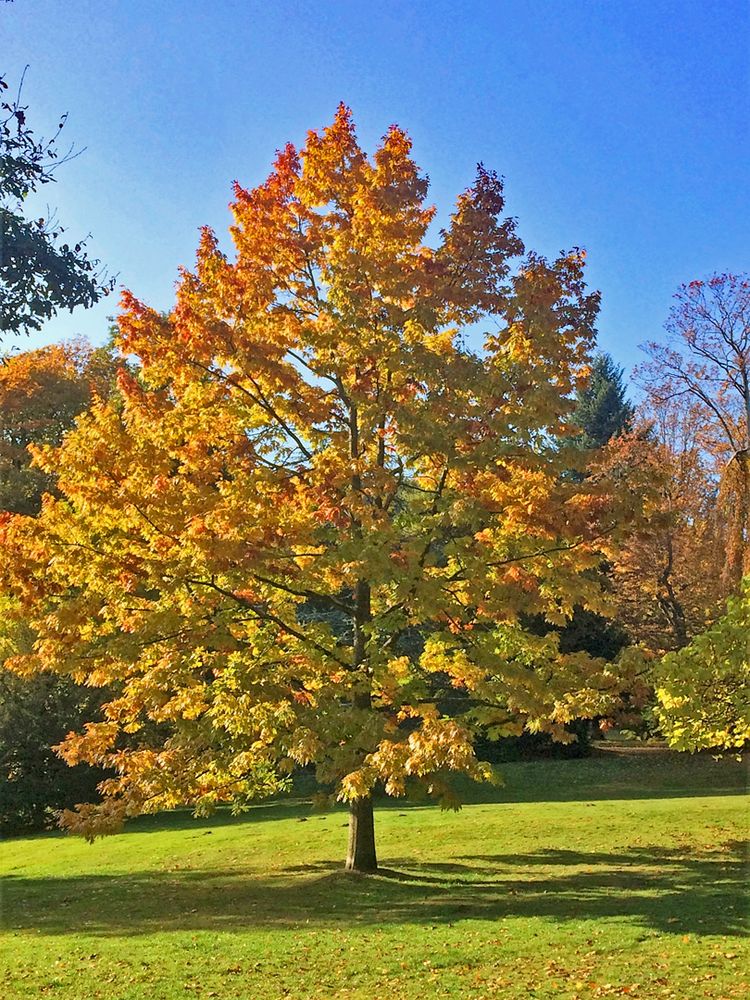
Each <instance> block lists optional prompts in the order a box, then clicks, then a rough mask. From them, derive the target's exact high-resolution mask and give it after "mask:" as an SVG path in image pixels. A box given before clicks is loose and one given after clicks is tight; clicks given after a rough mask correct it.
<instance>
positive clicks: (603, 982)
mask: <svg viewBox="0 0 750 1000" xmlns="http://www.w3.org/2000/svg"><path fill="white" fill-rule="evenodd" d="M503 770H504V773H505V775H506V780H507V785H506V788H505V789H504V790H502V791H501V792H496V791H495V792H493V793H492V795H493V796H494V799H495V801H487V800H486V799H483V795H484V794H485V793H484V792H483V791H476V790H471V791H472V794H471V796H470V797H471V798H472V799H473V801H472V802H471V804H469V805H467V806H466V807H465V808H464V810H463V811H462V812H461V813H460V814H458V815H454V814H441V813H440V811H439V810H437V809H435V808H431V807H404V805H403V804H401V803H396V804H395V806H390V807H387V808H386V807H384V808H382V809H380V810H379V811H378V814H377V825H378V841H379V844H378V846H379V852H380V860H381V864H382V866H383V870H382V871H381V872H380V873H379V874H378V875H376V876H371V877H357V876H351V875H349V876H347V875H346V874H344V873H343V872H342V871H341V865H342V857H343V852H344V847H345V839H346V830H345V829H344V826H345V823H346V816H345V814H344V813H343V812H340V811H333V812H330V813H326V814H322V815H321V814H316V813H311V812H310V810H309V807H308V806H307V804H306V803H304V802H300V801H292V800H290V801H282V802H276V803H272V804H269V805H264V806H259V807H257V808H254V809H253V810H251V812H250V813H249V814H248V815H247V816H245V817H242V818H239V819H233V818H231V817H230V816H227V815H224V814H220V815H217V816H215V817H213V818H212V819H211V820H208V821H195V820H193V819H191V818H190V817H189V816H188V815H187V814H185V813H181V812H178V813H172V814H169V815H164V816H160V817H149V818H147V819H143V820H139V821H137V822H136V823H133V824H132V825H131V826H130V827H129V828H128V831H127V832H126V833H124V834H121V835H119V836H117V837H112V838H109V839H107V840H104V841H98V842H97V843H95V844H94V845H93V846H90V845H88V844H85V843H84V842H82V841H79V840H74V839H71V838H66V837H62V836H59V835H56V834H49V835H41V836H37V837H29V838H24V839H18V840H9V841H7V842H6V843H5V844H4V845H3V847H2V871H3V874H4V891H3V921H2V923H3V932H4V933H3V935H2V955H1V956H0V960H1V961H2V968H3V969H4V970H5V972H4V981H2V985H1V986H0V996H2V997H3V998H4V1000H16V998H22V997H23V998H26V997H35V998H37V997H40V996H42V997H56V998H60V1000H74V998H76V1000H77V998H84V997H85V998H90V997H102V998H107V1000H136V998H137V1000H142V998H148V1000H167V998H170V1000H171V998H176V997H180V998H185V997H187V996H195V997H201V998H206V997H220V998H222V1000H225V998H243V1000H256V998H257V1000H272V998H277V997H292V998H300V1000H301V998H312V997H319V998H340V1000H343V998H347V1000H354V998H362V1000H364V998H368V1000H370V998H373V1000H381V998H388V1000H402V998H403V1000H406V998H417V997H420V998H421V997H427V998H431V997H453V998H459V997H460V998H471V1000H483V998H493V1000H494V998H499V1000H511V998H513V1000H515V998H521V997H523V998H539V1000H541V998H545V1000H547V998H558V1000H573V998H578V1000H589V998H594V997H610V996H613V997H621V996H626V997H631V998H640V1000H651V998H674V1000H699V998H703V997H708V998H714V1000H719V998H722V1000H728V998H737V1000H739V998H745V997H747V996H748V995H750V973H749V972H748V968H749V966H750V963H748V957H750V956H749V955H748V949H747V936H746V935H747V926H746V922H745V918H746V916H747V903H748V897H747V881H746V879H747V874H748V866H747V855H746V853H745V843H746V838H747V832H748V823H747V800H746V798H745V797H744V796H743V795H742V794H741V792H742V791H743V789H744V787H745V782H746V771H745V769H744V767H743V765H741V764H739V763H737V762H735V761H722V762H715V761H713V760H712V759H710V758H702V757H701V758H695V759H690V758H687V759H683V758H675V757H674V756H672V755H670V754H665V753H655V754H643V755H641V754H634V755H632V756H619V755H616V754H611V753H610V754H608V755H606V756H602V757H598V758H592V759H589V760H584V761H546V762H534V763H518V764H506V765H504V766H503Z"/></svg>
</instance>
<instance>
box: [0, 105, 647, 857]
mask: <svg viewBox="0 0 750 1000" xmlns="http://www.w3.org/2000/svg"><path fill="white" fill-rule="evenodd" d="M410 153H411V143H410V140H409V139H408V137H407V136H406V135H405V133H404V132H403V131H402V130H401V129H399V128H396V127H393V128H391V129H390V130H389V131H388V133H387V134H386V136H385V137H384V139H383V140H382V143H381V145H380V147H379V148H378V149H377V151H376V152H375V154H374V156H373V157H372V158H371V159H370V158H368V157H367V156H366V155H365V154H364V153H363V151H362V150H361V149H360V147H359V145H358V143H357V139H356V136H355V131H354V127H353V124H352V120H351V114H350V112H349V111H348V109H347V108H345V107H343V106H342V107H340V108H339V110H338V112H337V114H336V117H335V119H334V121H333V124H332V125H331V126H330V127H329V128H326V129H324V130H323V131H321V132H311V133H310V134H309V135H308V138H307V142H306V144H305V146H304V148H303V149H302V150H300V151H297V150H296V149H295V148H293V147H292V146H287V147H286V148H285V149H284V150H283V151H281V152H280V153H279V154H278V156H277V159H276V162H275V165H274V168H273V171H272V173H271V174H270V176H269V177H268V179H267V180H266V181H265V183H263V184H261V185H260V186H259V187H257V188H255V189H254V190H252V191H247V190H245V189H243V188H242V187H240V186H239V185H237V186H236V187H235V201H234V203H233V205H232V206H231V208H232V213H233V216H234V224H233V226H232V229H231V232H232V237H233V239H234V244H235V255H234V257H233V258H228V257H227V256H225V255H224V254H223V253H222V252H221V251H220V249H219V246H218V244H217V240H216V238H215V236H214V234H213V233H212V232H211V231H209V230H207V229H206V230H204V231H203V235H202V238H201V241H200V246H199V250H198V255H197V264H196V267H195V270H194V271H192V272H188V271H183V272H182V274H181V278H180V281H179V286H178V290H177V299H176V304H175V307H174V309H173V310H172V312H171V313H170V314H169V315H167V316H164V315H161V314H160V313H159V312H157V311H156V310H153V309H150V308H148V307H147V306H146V305H144V304H142V303H141V302H139V301H138V300H136V299H135V298H134V297H133V296H132V295H130V294H126V295H125V297H124V307H123V312H122V315H121V316H120V318H119V329H120V348H121V350H122V352H123V354H124V355H125V356H128V357H130V358H135V359H137V361H136V368H135V374H132V369H131V373H123V375H122V377H121V380H120V390H119V395H118V396H117V398H115V399H112V400H109V401H104V400H103V401H101V402H97V403H96V404H95V405H94V406H93V408H92V409H91V411H90V412H89V413H88V414H87V415H86V416H85V417H83V418H81V419H80V420H79V422H78V426H77V427H76V429H75V430H74V431H73V432H71V433H70V434H69V435H68V436H67V438H66V440H65V441H64V443H63V445H62V447H61V448H60V449H59V450H57V449H45V448H40V449H38V451H37V458H36V461H37V462H38V464H39V466H40V467H41V468H43V469H44V468H52V467H54V469H55V471H56V473H57V476H58V489H59V491H60V493H61V496H60V497H59V498H51V497H49V498H47V500H46V502H45V504H44V507H43V511H42V513H41V515H40V516H39V517H38V518H23V517H20V516H19V517H14V518H11V517H6V519H5V522H4V525H3V535H4V537H3V544H4V546H5V551H6V553H8V554H9V557H8V558H6V560H5V566H4V567H3V569H2V570H0V573H1V574H2V577H3V581H4V582H3V585H4V587H5V589H6V591H8V592H10V594H11V595H12V597H13V600H14V601H15V607H16V608H17V613H18V614H19V616H23V618H24V619H25V621H26V622H27V623H28V624H29V625H30V627H31V629H32V630H33V632H34V634H35V636H36V641H35V644H34V648H33V651H32V652H31V653H28V654H27V655H21V654H20V653H19V655H18V656H17V657H16V658H15V659H14V660H13V661H12V666H13V667H14V669H17V670H19V671H37V670H56V671H61V672H65V673H68V674H70V675H72V676H73V677H74V678H76V679H78V680H80V681H84V682H85V683H87V684H90V685H109V686H112V687H113V689H114V690H115V692H116V693H115V696H114V697H113V698H112V700H111V701H110V702H109V703H108V704H107V705H106V706H105V710H104V711H105V716H104V721H98V722H92V723H91V724H89V725H88V726H87V727H86V728H85V731H84V732H82V733H73V734H71V735H69V736H68V738H67V739H66V740H65V742H64V743H63V744H62V746H61V747H60V749H59V752H60V753H61V754H62V755H63V756H64V757H65V759H66V760H68V761H69V762H70V763H71V764H72V763H75V762H77V761H90V762H94V763H96V764H98V765H101V766H104V767H108V768H111V769H113V771H114V777H112V778H111V779H109V780H107V781H105V782H104V784H103V786H102V787H101V791H102V793H103V801H102V802H101V803H98V804H84V805H82V806H80V807H79V808H78V810H77V811H76V812H72V813H66V814H65V815H64V816H63V818H62V823H63V825H64V826H65V827H67V828H69V829H71V830H73V831H77V832H81V833H84V834H85V835H87V836H89V837H93V836H95V835H98V834H99V833H106V832H110V831H113V830H116V829H117V828H119V825H120V824H121V822H122V821H123V819H124V818H125V817H128V816H130V815H134V814H137V813H141V812H144V811H155V810H157V809H163V808H170V807H173V806H177V805H178V804H190V805H192V806H194V807H195V808H196V810H197V811H198V812H199V813H200V812H204V811H206V810H209V809H210V808H211V807H213V806H214V805H215V804H216V803H220V802H232V803H234V804H235V805H241V804H242V803H244V802H247V801H248V800H250V799H253V798H255V797H258V796H262V795H268V794H272V793H274V792H277V791H278V790H279V789H282V788H284V787H285V786H286V785H287V784H288V782H289V780H290V778H289V775H291V774H292V772H293V771H294V769H295V768H297V767H298V766H303V765H305V766H306V765H314V767H315V771H316V776H317V780H318V782H319V784H320V786H321V788H322V789H323V790H324V791H326V792H327V793H329V794H330V795H331V796H335V797H337V798H338V799H339V800H343V801H346V802H347V803H349V806H350V843H349V852H348V859H347V867H348V868H350V869H352V870H359V871H371V870H374V869H375V868H376V866H377V861H376V852H375V837H374V827H373V812H372V798H373V794H374V793H375V792H376V791H378V790H380V791H384V792H385V793H386V794H388V795H393V796H400V795H405V794H409V793H410V792H411V791H412V790H418V789H421V790H422V792H424V791H426V792H427V793H428V794H430V795H433V796H435V797H437V798H438V799H440V800H441V801H442V803H443V804H444V805H446V804H448V805H452V804H453V803H454V802H455V801H456V800H455V798H454V796H453V793H452V792H451V789H450V784H449V778H450V776H451V774H452V773H456V772H459V773H463V774H466V775H469V776H470V777H471V778H474V779H485V778H489V777H491V772H490V769H489V768H488V767H487V765H485V764H482V763H481V762H480V761H478V760H477V758H476V757H475V754H474V750H473V737H474V733H475V731H476V729H477V727H485V728H486V729H488V730H489V732H490V734H491V735H493V736H495V737H499V736H501V735H503V734H512V733H517V732H519V731H520V730H521V729H522V728H523V727H526V728H527V729H529V730H531V731H539V730H546V731H548V732H550V733H552V734H553V735H556V736H558V737H560V738H563V739H565V738H568V737H567V734H566V731H565V728H564V727H565V723H566V722H568V721H569V720H570V719H571V718H574V717H576V716H581V715H583V716H587V715H588V716H591V715H594V714H597V713H600V712H602V711H604V707H605V706H606V705H607V704H608V703H609V702H610V701H611V700H612V698H613V696H614V695H615V694H616V693H617V691H618V690H619V686H620V681H619V678H618V672H617V668H613V667H612V665H611V664H607V663H605V662H604V661H601V660H595V659H591V658H589V657H588V656H587V655H585V654H580V653H579V654H569V655H562V654H560V652H559V650H558V647H557V638H556V636H555V635H554V634H553V633H550V634H549V635H547V636H540V635H538V634H536V635H534V634H531V633H530V632H528V631H526V630H525V629H524V627H523V622H524V620H525V619H526V616H537V617H538V615H539V614H542V615H545V616H546V617H547V619H548V620H549V621H550V622H551V623H559V622H562V621H564V620H565V619H566V617H567V616H569V615H570V614H571V613H572V610H573V608H574V607H575V606H576V605H579V606H587V607H591V608H593V609H597V610H601V609H602V608H603V607H604V605H605V596H604V595H602V594H601V593H600V591H599V587H600V574H598V573H596V572H595V571H594V570H595V568H596V567H597V566H598V565H599V564H600V563H601V560H602V558H603V557H604V556H605V555H606V554H607V552H608V551H609V549H610V548H611V547H613V546H616V545H617V543H618V540H619V539H620V538H621V537H622V536H623V532H624V528H623V525H625V524H626V522H627V516H628V507H629V505H630V504H631V503H632V502H633V501H632V500H631V498H630V497H629V496H628V492H627V491H626V490H624V489H622V486H620V485H618V484H617V477H616V476H615V477H611V476H605V475H597V474H596V473H595V472H589V473H588V474H586V475H580V474H579V475H571V474H569V470H571V469H572V468H574V467H575V463H576V462H578V463H580V462H581V457H580V453H579V452H576V451H575V450H574V449H571V448H569V447H566V445H565V443H564V442H565V441H569V440H570V434H571V426H570V422H569V415H570V413H571V410H572V407H573V405H574V401H573V398H572V397H573V394H574V392H575V390H576V389H577V388H578V387H579V386H580V385H581V384H583V380H584V379H585V378H586V374H587V360H588V358H589V352H590V348H591V346H592V342H593V338H594V320H595V316H596V312H597V306H598V295H597V294H596V293H588V292H587V291H586V290H585V286H584V282H583V254H582V253H581V252H579V251H572V252H570V253H565V254H563V255H562V256H560V257H559V258H558V259H557V260H554V261H551V262H550V261H547V260H545V259H543V258H542V257H540V256H538V255H536V254H532V253H528V254H525V252H524V248H523V245H522V243H521V241H520V240H519V238H518V236H517V235H516V227H515V222H514V220H512V219H508V218H502V216H501V213H502V211H503V192H502V184H501V181H500V179H499V178H498V177H497V176H496V175H495V174H494V173H492V172H490V171H488V170H486V169H484V168H483V167H481V166H480V167H479V168H478V171H477V175H476V180H475V181H474V183H473V185H472V186H471V187H470V188H469V189H468V190H466V191H465V192H464V193H463V194H462V195H461V196H460V197H459V199H458V202H457V206H456V208H455V211H454V212H453V214H452V215H451V217H450V221H449V222H448V224H447V226H446V228H445V229H444V230H441V231H440V233H439V235H438V236H437V239H436V243H437V245H436V246H433V245H431V244H430V243H428V242H427V235H428V231H429V228H430V225H431V223H432V221H433V219H434V215H435V210H434V208H432V207H430V206H428V205H427V204H426V202H425V198H426V193H427V180H426V178H425V177H424V176H423V175H422V174H420V172H419V170H418V168H417V166H416V165H415V163H414V162H413V160H412V159H411V155H410ZM514 260H515V261H516V266H514V267H511V264H512V262H513V261H514ZM480 321H481V322H482V323H483V324H484V327H485V328H486V329H487V330H488V331H489V332H487V333H486V334H485V337H484V346H483V348H478V349H475V350H473V349H471V348H470V347H469V346H468V340H469V339H470V338H473V337H474V333H473V332H472V331H473V329H474V328H475V327H476V324H477V323H478V322H480ZM613 484H614V485H613ZM589 570H591V571H592V572H587V571H589ZM537 632H538V629H537Z"/></svg>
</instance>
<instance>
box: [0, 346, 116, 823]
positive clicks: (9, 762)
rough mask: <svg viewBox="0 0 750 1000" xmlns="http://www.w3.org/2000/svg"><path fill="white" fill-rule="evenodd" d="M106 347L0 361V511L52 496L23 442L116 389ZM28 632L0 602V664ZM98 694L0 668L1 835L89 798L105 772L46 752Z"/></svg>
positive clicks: (50, 436)
mask: <svg viewBox="0 0 750 1000" xmlns="http://www.w3.org/2000/svg"><path fill="white" fill-rule="evenodd" d="M115 367H116V362H115V358H114V356H113V354H112V351H111V350H109V349H107V348H100V349H97V350H94V349H93V348H91V346H90V345H89V344H87V343H86V342H85V341H81V340H79V341H74V342H71V343H69V344H60V345H55V346H52V347H44V348H41V349H39V350H36V351H27V352H24V353H20V354H14V355H12V356H9V357H7V358H5V359H4V361H3V363H2V364H0V510H4V511H8V512H14V513H21V514H34V515H35V514H38V513H39V510H40V509H41V504H42V497H43V495H44V494H45V493H54V492H56V475H55V473H54V470H51V471H49V472H42V470H40V469H37V468H32V467H31V455H30V453H29V450H28V447H29V445H31V444H37V445H39V444H48V445H58V444H60V443H61V441H62V438H63V435H64V434H65V432H66V431H68V430H70V429H71V427H72V426H73V425H74V423H75V418H76V417H77V416H78V415H79V414H80V413H82V412H83V411H84V410H86V409H87V408H88V407H89V406H90V404H91V400H92V398H94V397H95V396H96V397H97V398H100V399H104V398H106V397H107V396H109V394H110V392H111V389H112V387H113V385H114V373H115ZM32 642H33V636H32V634H31V633H30V631H29V629H28V627H27V626H26V625H25V623H23V622H13V621H12V615H11V614H10V607H9V605H8V604H7V602H6V603H4V604H2V605H0V662H2V661H4V660H5V659H7V658H8V657H10V656H12V655H15V654H18V653H19V652H22V651H23V650H25V649H29V648H31V644H32ZM104 694H105V692H104V691H102V690H97V689H91V688H87V687H83V686H81V685H78V684H76V683H75V681H73V680H72V679H70V678H68V677H61V676H59V675H58V674H54V673H48V674H39V675H34V676H31V677H28V676H18V675H16V674H13V673H11V672H10V671H8V670H5V669H2V668H1V667H0V831H2V832H3V833H4V834H11V833H18V832H19V831H21V830H23V829H40V828H41V827H43V826H44V825H46V824H49V823H50V822H51V821H52V818H53V814H54V812H55V811H56V810H59V809H64V808H72V807H73V806H74V805H75V803H76V802H81V801H85V800H89V799H91V798H92V797H94V796H95V795H96V786H97V784H98V783H99V782H100V781H101V780H102V778H103V777H104V772H103V771H101V770H100V769H98V768H92V767H89V766H88V765H86V764H81V765H78V766H77V767H74V768H70V767H68V766H67V765H66V764H65V763H64V762H63V761H62V760H61V759H60V758H59V757H58V756H57V755H56V754H55V753H54V752H53V751H52V750H51V744H53V743H57V742H59V741H60V740H62V739H63V738H64V737H65V735H66V734H67V733H69V732H70V731H71V730H72V729H76V728H79V727H80V726H81V725H82V724H83V722H85V721H86V720H91V719H92V718H97V717H98V715H99V709H100V706H101V703H102V701H103V700H104Z"/></svg>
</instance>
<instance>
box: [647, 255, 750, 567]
mask: <svg viewBox="0 0 750 1000" xmlns="http://www.w3.org/2000/svg"><path fill="white" fill-rule="evenodd" d="M675 300H676V301H675V305H674V307H673V308H672V311H671V313H670V317H669V320H668V322H667V331H668V333H669V337H670V339H669V341H668V343H667V344H659V343H655V342H651V343H649V344H647V345H646V350H647V352H648V354H649V355H650V357H651V361H650V362H649V363H648V364H646V365H644V366H643V367H642V368H641V369H640V376H641V378H642V379H643V381H644V383H645V385H646V387H647V388H648V390H649V392H650V394H651V395H652V397H653V398H654V399H655V400H657V401H658V400H661V401H668V400H670V399H673V398H676V397H680V396H687V397H689V399H690V400H691V401H692V403H693V405H695V406H696V407H697V409H698V411H699V413H700V419H701V423H702V429H701V442H700V447H701V448H703V449H705V450H706V451H707V452H709V453H710V454H712V455H714V456H716V457H717V458H720V459H721V462H722V475H721V480H722V490H721V501H722V505H723V507H724V510H725V511H726V514H727V516H728V520H729V522H730V532H729V545H728V549H727V560H726V575H727V578H728V579H729V580H730V581H731V582H733V583H734V584H735V585H736V584H737V583H738V581H739V579H740V578H741V576H742V574H743V573H747V572H748V571H750V279H749V278H748V276H746V275H733V274H715V275H713V276H712V277H711V278H709V279H708V280H707V281H691V282H690V283H689V284H687V285H683V286H682V287H681V288H680V289H679V290H678V292H677V294H676V295H675Z"/></svg>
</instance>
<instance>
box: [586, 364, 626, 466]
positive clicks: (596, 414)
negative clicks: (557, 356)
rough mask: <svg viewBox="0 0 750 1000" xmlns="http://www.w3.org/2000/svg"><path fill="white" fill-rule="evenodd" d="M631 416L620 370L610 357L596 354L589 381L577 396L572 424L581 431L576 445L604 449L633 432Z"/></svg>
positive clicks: (622, 374)
mask: <svg viewBox="0 0 750 1000" xmlns="http://www.w3.org/2000/svg"><path fill="white" fill-rule="evenodd" d="M634 413H635V411H634V408H633V405H632V404H631V403H630V402H629V401H628V398H627V392H626V388H625V379H624V371H623V369H622V368H620V367H619V366H618V365H616V364H615V362H614V360H613V359H612V357H611V355H609V354H605V353H600V354H597V355H596V356H595V357H594V360H593V362H592V364H591V375H590V377H589V379H588V381H587V382H586V384H585V385H584V386H582V387H581V388H580V389H579V390H578V392H577V394H576V407H575V409H574V410H573V422H574V423H575V424H576V426H577V427H578V428H579V429H580V433H579V434H578V436H577V437H576V439H575V440H576V443H577V444H578V445H579V446H580V447H582V448H586V449H591V448H602V447H604V445H605V444H607V442H608V441H610V440H611V439H612V438H613V437H618V436H619V435H620V434H624V433H625V432H627V431H629V430H631V429H632V424H633V416H634Z"/></svg>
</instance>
